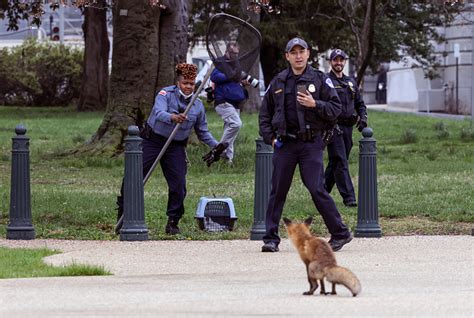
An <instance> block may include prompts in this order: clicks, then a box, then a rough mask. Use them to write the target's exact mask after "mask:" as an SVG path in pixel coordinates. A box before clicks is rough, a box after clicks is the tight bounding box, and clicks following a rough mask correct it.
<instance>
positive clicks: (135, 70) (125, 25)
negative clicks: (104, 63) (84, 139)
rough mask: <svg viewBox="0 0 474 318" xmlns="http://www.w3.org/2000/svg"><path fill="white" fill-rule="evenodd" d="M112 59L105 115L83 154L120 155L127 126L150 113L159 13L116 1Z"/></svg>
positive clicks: (136, 2) (133, 1)
mask: <svg viewBox="0 0 474 318" xmlns="http://www.w3.org/2000/svg"><path fill="white" fill-rule="evenodd" d="M112 13H113V25H114V40H113V55H112V73H111V76H110V89H109V97H108V101H107V111H106V113H105V115H104V119H103V120H102V124H101V125H100V127H99V128H98V130H97V132H96V134H95V135H94V136H93V137H92V140H91V143H89V144H88V145H85V146H84V147H85V149H80V150H84V151H86V152H89V153H92V154H102V153H106V154H114V153H118V152H121V151H123V145H122V142H123V138H124V137H125V136H126V135H127V128H128V126H130V125H142V124H143V122H144V120H145V116H146V115H148V113H149V112H150V110H151V107H152V105H153V101H154V98H155V85H156V83H157V71H156V70H157V69H158V55H159V43H158V38H159V36H158V32H159V22H160V9H159V8H158V7H151V6H150V5H148V3H147V2H146V1H143V0H128V1H125V0H119V1H117V2H115V4H114V6H113V8H112Z"/></svg>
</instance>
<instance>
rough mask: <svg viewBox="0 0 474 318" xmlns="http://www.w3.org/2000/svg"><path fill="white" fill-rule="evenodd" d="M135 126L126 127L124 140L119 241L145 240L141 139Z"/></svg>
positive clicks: (146, 231) (146, 232)
mask: <svg viewBox="0 0 474 318" xmlns="http://www.w3.org/2000/svg"><path fill="white" fill-rule="evenodd" d="M138 134H139V130H138V127H137V126H130V127H128V136H127V137H126V138H125V139H124V141H125V171H124V189H123V226H122V228H121V230H120V240H121V241H146V240H148V229H147V227H146V224H145V204H144V202H145V197H144V193H143V161H142V154H143V152H142V147H141V141H142V139H141V138H140V137H139V136H138Z"/></svg>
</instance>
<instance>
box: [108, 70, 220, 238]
mask: <svg viewBox="0 0 474 318" xmlns="http://www.w3.org/2000/svg"><path fill="white" fill-rule="evenodd" d="M176 74H177V84H176V85H173V86H168V87H165V88H163V89H162V90H160V91H159V93H158V94H157V95H156V98H155V104H154V105H153V109H152V110H151V114H150V116H149V118H148V120H147V122H146V124H145V127H144V129H142V131H141V133H140V136H141V137H142V138H143V142H142V150H143V177H145V176H146V175H147V173H148V171H149V170H150V168H151V167H152V165H153V163H154V162H155V160H156V158H157V157H158V155H159V153H160V152H161V149H162V148H163V146H164V145H165V143H166V141H167V139H168V137H169V136H170V135H171V132H172V131H173V129H174V127H175V126H176V124H177V123H179V124H180V126H179V128H178V130H177V133H176V135H175V136H174V138H173V140H172V141H171V143H170V144H169V146H168V148H167V149H166V151H165V153H164V155H163V157H162V158H161V160H160V165H161V169H162V171H163V175H164V176H165V179H166V182H167V183H168V207H167V210H166V214H167V215H168V223H167V224H166V226H165V232H166V233H167V234H172V235H173V234H178V233H180V230H179V227H178V222H179V220H180V219H181V217H182V216H183V214H184V198H185V197H186V173H187V163H186V144H187V142H188V137H189V134H190V133H191V130H192V129H194V131H195V132H196V135H197V137H198V139H199V140H200V141H201V142H203V143H205V144H206V145H208V146H209V147H211V148H212V149H213V150H212V151H211V152H210V153H209V154H207V155H206V158H207V160H205V161H207V163H208V166H209V165H210V164H211V163H212V162H214V161H217V160H219V155H220V153H219V152H222V151H223V150H224V149H225V147H221V145H219V144H218V142H217V141H216V139H214V137H213V136H212V134H211V133H210V132H209V129H208V127H207V119H206V113H205V109H204V105H203V104H202V102H201V100H200V99H199V98H197V99H196V100H195V102H194V103H193V105H192V106H191V108H190V110H189V112H188V113H187V115H184V114H183V112H184V110H185V109H186V106H187V105H188V104H189V102H190V100H191V98H192V95H193V92H194V88H195V79H196V74H197V68H196V66H195V65H193V64H185V63H181V64H178V65H177V66H176ZM216 149H219V151H217V153H216ZM122 194H123V184H122V189H121V195H120V196H119V197H118V198H117V205H118V220H120V217H121V216H122V214H123V196H122ZM120 228H121V224H117V226H116V232H118V231H119V230H120Z"/></svg>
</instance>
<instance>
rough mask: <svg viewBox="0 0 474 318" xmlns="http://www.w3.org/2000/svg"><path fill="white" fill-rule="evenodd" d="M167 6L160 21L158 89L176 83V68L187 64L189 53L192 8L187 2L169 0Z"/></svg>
mask: <svg viewBox="0 0 474 318" xmlns="http://www.w3.org/2000/svg"><path fill="white" fill-rule="evenodd" d="M166 6H167V8H166V10H164V11H163V13H162V15H161V20H160V38H159V41H160V54H159V64H158V81H157V82H156V89H160V88H162V87H165V86H169V85H172V84H174V83H175V82H176V78H175V73H176V72H175V66H176V64H178V63H183V62H186V53H187V51H188V16H189V12H190V10H191V6H190V5H189V4H188V1H186V0H169V1H167V2H166Z"/></svg>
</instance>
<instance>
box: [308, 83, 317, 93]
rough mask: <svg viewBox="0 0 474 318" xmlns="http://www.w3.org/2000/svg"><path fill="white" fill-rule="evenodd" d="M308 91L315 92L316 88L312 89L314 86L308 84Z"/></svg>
mask: <svg viewBox="0 0 474 318" xmlns="http://www.w3.org/2000/svg"><path fill="white" fill-rule="evenodd" d="M308 91H309V92H310V93H314V92H316V87H314V84H309V86H308Z"/></svg>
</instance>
